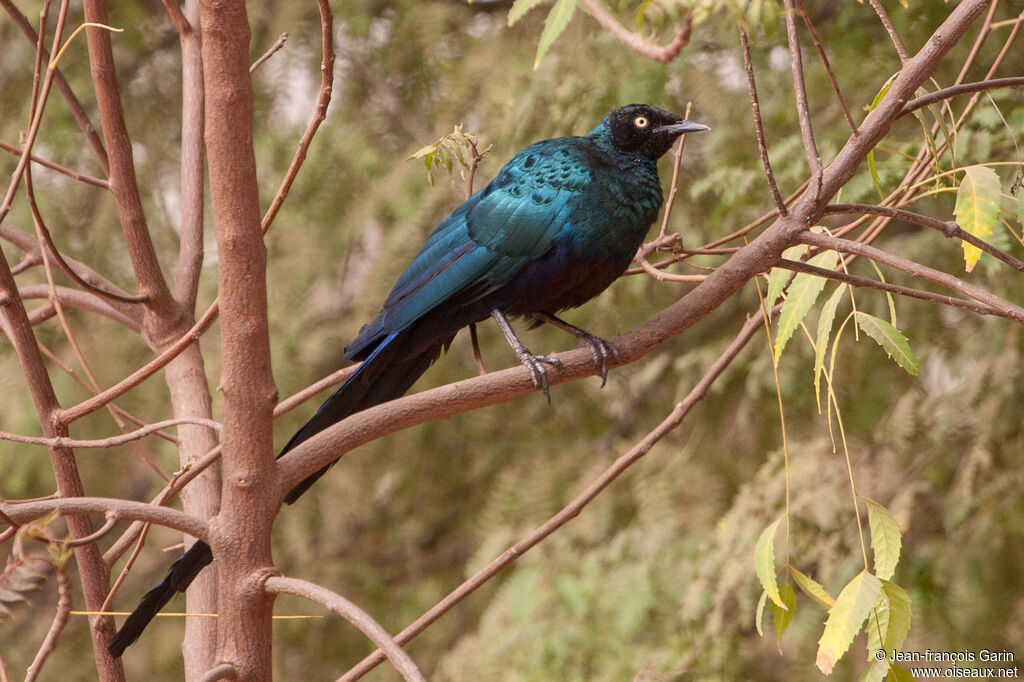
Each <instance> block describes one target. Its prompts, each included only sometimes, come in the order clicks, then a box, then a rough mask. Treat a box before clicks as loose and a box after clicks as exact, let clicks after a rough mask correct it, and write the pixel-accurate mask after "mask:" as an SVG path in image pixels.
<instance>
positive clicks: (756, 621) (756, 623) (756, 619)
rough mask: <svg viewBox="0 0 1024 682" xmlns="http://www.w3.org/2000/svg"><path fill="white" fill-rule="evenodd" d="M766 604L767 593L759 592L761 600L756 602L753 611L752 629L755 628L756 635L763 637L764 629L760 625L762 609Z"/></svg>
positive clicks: (762, 615)
mask: <svg viewBox="0 0 1024 682" xmlns="http://www.w3.org/2000/svg"><path fill="white" fill-rule="evenodd" d="M767 603H768V593H767V592H765V591H764V590H761V598H760V599H758V600H757V609H756V610H755V611H754V627H755V628H757V634H759V635H760V636H762V637H764V628H763V627H762V626H761V623H762V622H763V621H764V607H765V604H767Z"/></svg>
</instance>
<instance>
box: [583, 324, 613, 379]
mask: <svg viewBox="0 0 1024 682" xmlns="http://www.w3.org/2000/svg"><path fill="white" fill-rule="evenodd" d="M579 338H580V342H579V345H580V346H583V345H586V346H588V347H589V348H590V355H591V357H593V358H594V369H600V370H601V388H604V385H605V383H607V381H608V359H609V358H611V359H612V361H613V362H614V363H615V364H618V363H619V362H621V361H622V356H621V355H619V349H618V348H616V347H615V344H613V343H612V342H611V341H607V340H605V339H602V338H601V337H600V336H594V335H593V334H591V333H590V332H583V333H582V334H580V337H579Z"/></svg>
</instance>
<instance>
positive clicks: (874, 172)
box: [864, 71, 899, 199]
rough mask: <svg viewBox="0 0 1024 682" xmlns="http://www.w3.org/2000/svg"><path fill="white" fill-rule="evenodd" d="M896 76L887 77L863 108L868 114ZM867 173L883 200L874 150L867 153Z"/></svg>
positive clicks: (883, 195)
mask: <svg viewBox="0 0 1024 682" xmlns="http://www.w3.org/2000/svg"><path fill="white" fill-rule="evenodd" d="M898 75H899V72H898V71H897V72H896V73H894V74H893V75H891V76H889V78H888V80H886V81H885V83H884V84H883V85H882V88H881V90H879V91H878V94H876V95H875V98H874V99H873V100H871V104H870V105H869V106H867V107H864V108H865V109H867V110H868V111H869V112H870V111H874V110H875V107H877V106H878V103H879V102H881V101H882V98H883V97H885V93H887V92H889V88H891V87H892V84H893V83H894V82H895V81H896V76H898ZM868 172H870V173H871V182H872V184H874V186H875V189H876V190H878V196H879V197H881V198H883V199H884V198H885V192H883V191H882V182H881V181H880V180H879V179H878V169H877V168H876V167H875V150H874V149H872V150H871V151H869V152H868Z"/></svg>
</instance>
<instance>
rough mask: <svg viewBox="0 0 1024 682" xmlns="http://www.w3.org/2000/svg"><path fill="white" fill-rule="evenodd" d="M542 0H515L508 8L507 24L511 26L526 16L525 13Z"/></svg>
mask: <svg viewBox="0 0 1024 682" xmlns="http://www.w3.org/2000/svg"><path fill="white" fill-rule="evenodd" d="M543 1H544V0H516V1H515V2H514V3H513V4H512V7H510V8H509V10H508V25H509V26H512V25H514V24H515V23H516V22H517V21H519V20H520V19H522V18H523V17H524V16H526V13H527V12H529V11H530V10H531V9H533V8H534V7H536V6H537V5H539V4H540V3H541V2H543Z"/></svg>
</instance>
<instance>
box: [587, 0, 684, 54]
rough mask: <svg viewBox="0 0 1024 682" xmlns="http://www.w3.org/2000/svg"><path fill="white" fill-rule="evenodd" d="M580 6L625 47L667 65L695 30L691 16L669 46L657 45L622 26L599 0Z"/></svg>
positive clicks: (588, 1)
mask: <svg viewBox="0 0 1024 682" xmlns="http://www.w3.org/2000/svg"><path fill="white" fill-rule="evenodd" d="M580 4H581V5H583V6H584V7H586V8H587V11H588V12H590V16H592V17H594V19H596V20H597V23H599V24H601V28H603V29H604V30H606V31H608V32H609V33H611V34H612V35H613V36H615V37H616V38H618V39H619V41H621V42H622V44H623V45H625V46H626V47H628V48H629V49H631V50H633V51H634V52H636V53H637V54H639V55H640V56H642V57H646V58H648V59H652V60H654V61H656V62H661V63H662V64H667V63H668V62H670V61H672V60H673V59H675V58H676V57H677V56H678V55H679V53H680V52H682V51H683V48H684V47H686V46H687V45H689V43H690V30H691V29H692V28H693V18H692V17H691V16H690V15H689V14H687V15H686V17H685V18H684V19H683V23H682V25H681V26H680V27H679V30H678V31H677V32H676V35H675V37H674V38H673V39H672V42H670V43H669V44H668V45H656V44H654V43H652V42H650V41H648V40H647V39H646V38H644V37H643V36H641V35H638V34H636V33H633V32H632V31H630V30H629V29H628V28H626V27H625V26H623V25H622V24H620V23H619V22H618V20H617V19H616V18H615V17H613V16H612V15H611V14H609V13H608V10H606V9H605V8H604V7H602V6H601V3H599V2H598V1H597V0H580Z"/></svg>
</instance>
